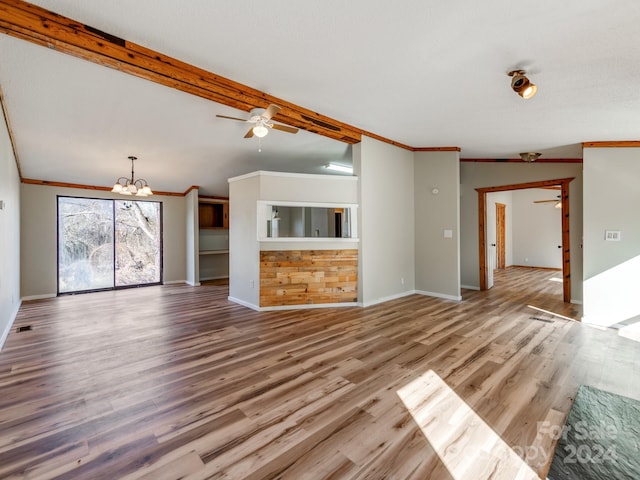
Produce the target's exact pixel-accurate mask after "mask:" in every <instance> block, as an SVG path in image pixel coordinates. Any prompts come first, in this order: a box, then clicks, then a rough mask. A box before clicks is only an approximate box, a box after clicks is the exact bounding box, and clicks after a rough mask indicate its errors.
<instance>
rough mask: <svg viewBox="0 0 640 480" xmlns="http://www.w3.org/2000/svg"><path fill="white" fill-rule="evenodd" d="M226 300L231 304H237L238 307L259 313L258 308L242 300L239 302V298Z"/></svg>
mask: <svg viewBox="0 0 640 480" xmlns="http://www.w3.org/2000/svg"><path fill="white" fill-rule="evenodd" d="M227 300H229V301H230V302H233V303H237V304H238V305H242V306H243V307H247V308H250V309H251V310H255V311H256V312H259V311H260V307H258V306H257V305H254V304H253V303H249V302H245V301H244V300H240V299H239V298H235V297H231V296H229V297H227Z"/></svg>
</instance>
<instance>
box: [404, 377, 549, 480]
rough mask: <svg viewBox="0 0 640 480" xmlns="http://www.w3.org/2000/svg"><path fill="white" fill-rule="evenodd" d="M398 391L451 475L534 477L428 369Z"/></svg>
mask: <svg viewBox="0 0 640 480" xmlns="http://www.w3.org/2000/svg"><path fill="white" fill-rule="evenodd" d="M397 394H398V396H399V397H400V399H401V400H402V402H403V403H404V405H405V407H406V408H407V410H408V411H409V413H410V414H411V416H412V417H413V419H414V421H415V422H416V423H417V425H418V426H419V427H420V429H421V430H422V432H423V434H424V436H425V438H426V439H427V440H428V441H429V443H431V445H432V447H433V448H434V450H435V451H436V453H437V454H438V456H439V457H440V459H441V461H442V462H443V464H444V466H445V467H446V468H447V470H448V471H449V473H450V474H451V476H452V477H453V478H454V479H455V480H466V479H469V478H473V479H477V480H483V479H489V478H491V479H494V480H502V479H504V480H525V479H527V480H528V479H531V480H533V479H538V478H539V477H538V475H537V474H536V473H535V472H534V471H533V469H532V468H531V467H530V466H529V465H527V463H526V462H525V461H524V460H523V459H522V458H521V457H520V456H519V455H518V454H517V453H516V451H515V450H514V449H512V448H511V447H509V445H507V444H506V443H505V442H504V441H503V440H502V439H501V438H500V436H499V435H498V434H497V433H496V432H495V431H493V429H492V428H491V427H489V425H487V424H486V423H485V422H484V421H483V420H482V418H480V416H478V415H477V414H476V413H475V412H474V411H473V409H471V407H469V406H468V405H467V404H466V403H465V402H464V401H463V400H462V399H461V398H460V397H459V396H458V395H457V394H456V393H455V392H454V391H453V390H452V389H451V388H449V386H448V385H447V384H446V383H445V382H444V380H442V379H441V378H440V377H439V376H438V374H436V373H435V372H434V371H433V370H429V371H428V372H426V373H424V374H423V375H421V376H420V377H419V378H417V379H415V380H414V381H412V382H411V383H409V384H408V385H406V386H404V387H403V388H401V389H400V390H398V391H397Z"/></svg>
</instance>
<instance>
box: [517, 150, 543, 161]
mask: <svg viewBox="0 0 640 480" xmlns="http://www.w3.org/2000/svg"><path fill="white" fill-rule="evenodd" d="M519 155H520V158H521V159H522V161H523V162H528V163H531V162H535V161H536V160H537V159H538V157H539V156H540V155H542V154H541V153H539V152H520V154H519Z"/></svg>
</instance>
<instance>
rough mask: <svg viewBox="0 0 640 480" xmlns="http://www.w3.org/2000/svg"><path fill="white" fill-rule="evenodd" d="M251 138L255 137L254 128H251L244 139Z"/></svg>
mask: <svg viewBox="0 0 640 480" xmlns="http://www.w3.org/2000/svg"><path fill="white" fill-rule="evenodd" d="M251 137H253V128H250V129H249V131H248V132H247V134H246V135H245V136H244V138H251Z"/></svg>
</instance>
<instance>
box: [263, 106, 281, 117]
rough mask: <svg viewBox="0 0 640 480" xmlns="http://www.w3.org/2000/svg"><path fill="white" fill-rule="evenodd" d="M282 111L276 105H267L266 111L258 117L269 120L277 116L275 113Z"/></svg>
mask: <svg viewBox="0 0 640 480" xmlns="http://www.w3.org/2000/svg"><path fill="white" fill-rule="evenodd" d="M280 110H282V108H280V107H279V106H277V105H274V104H273V103H272V104H271V105H269V106H268V107H267V109H266V110H265V111H264V113H263V114H262V115H260V116H261V117H262V118H264V119H265V120H270V119H271V117H273V116H274V115H277V113H278V112H279V111H280Z"/></svg>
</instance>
